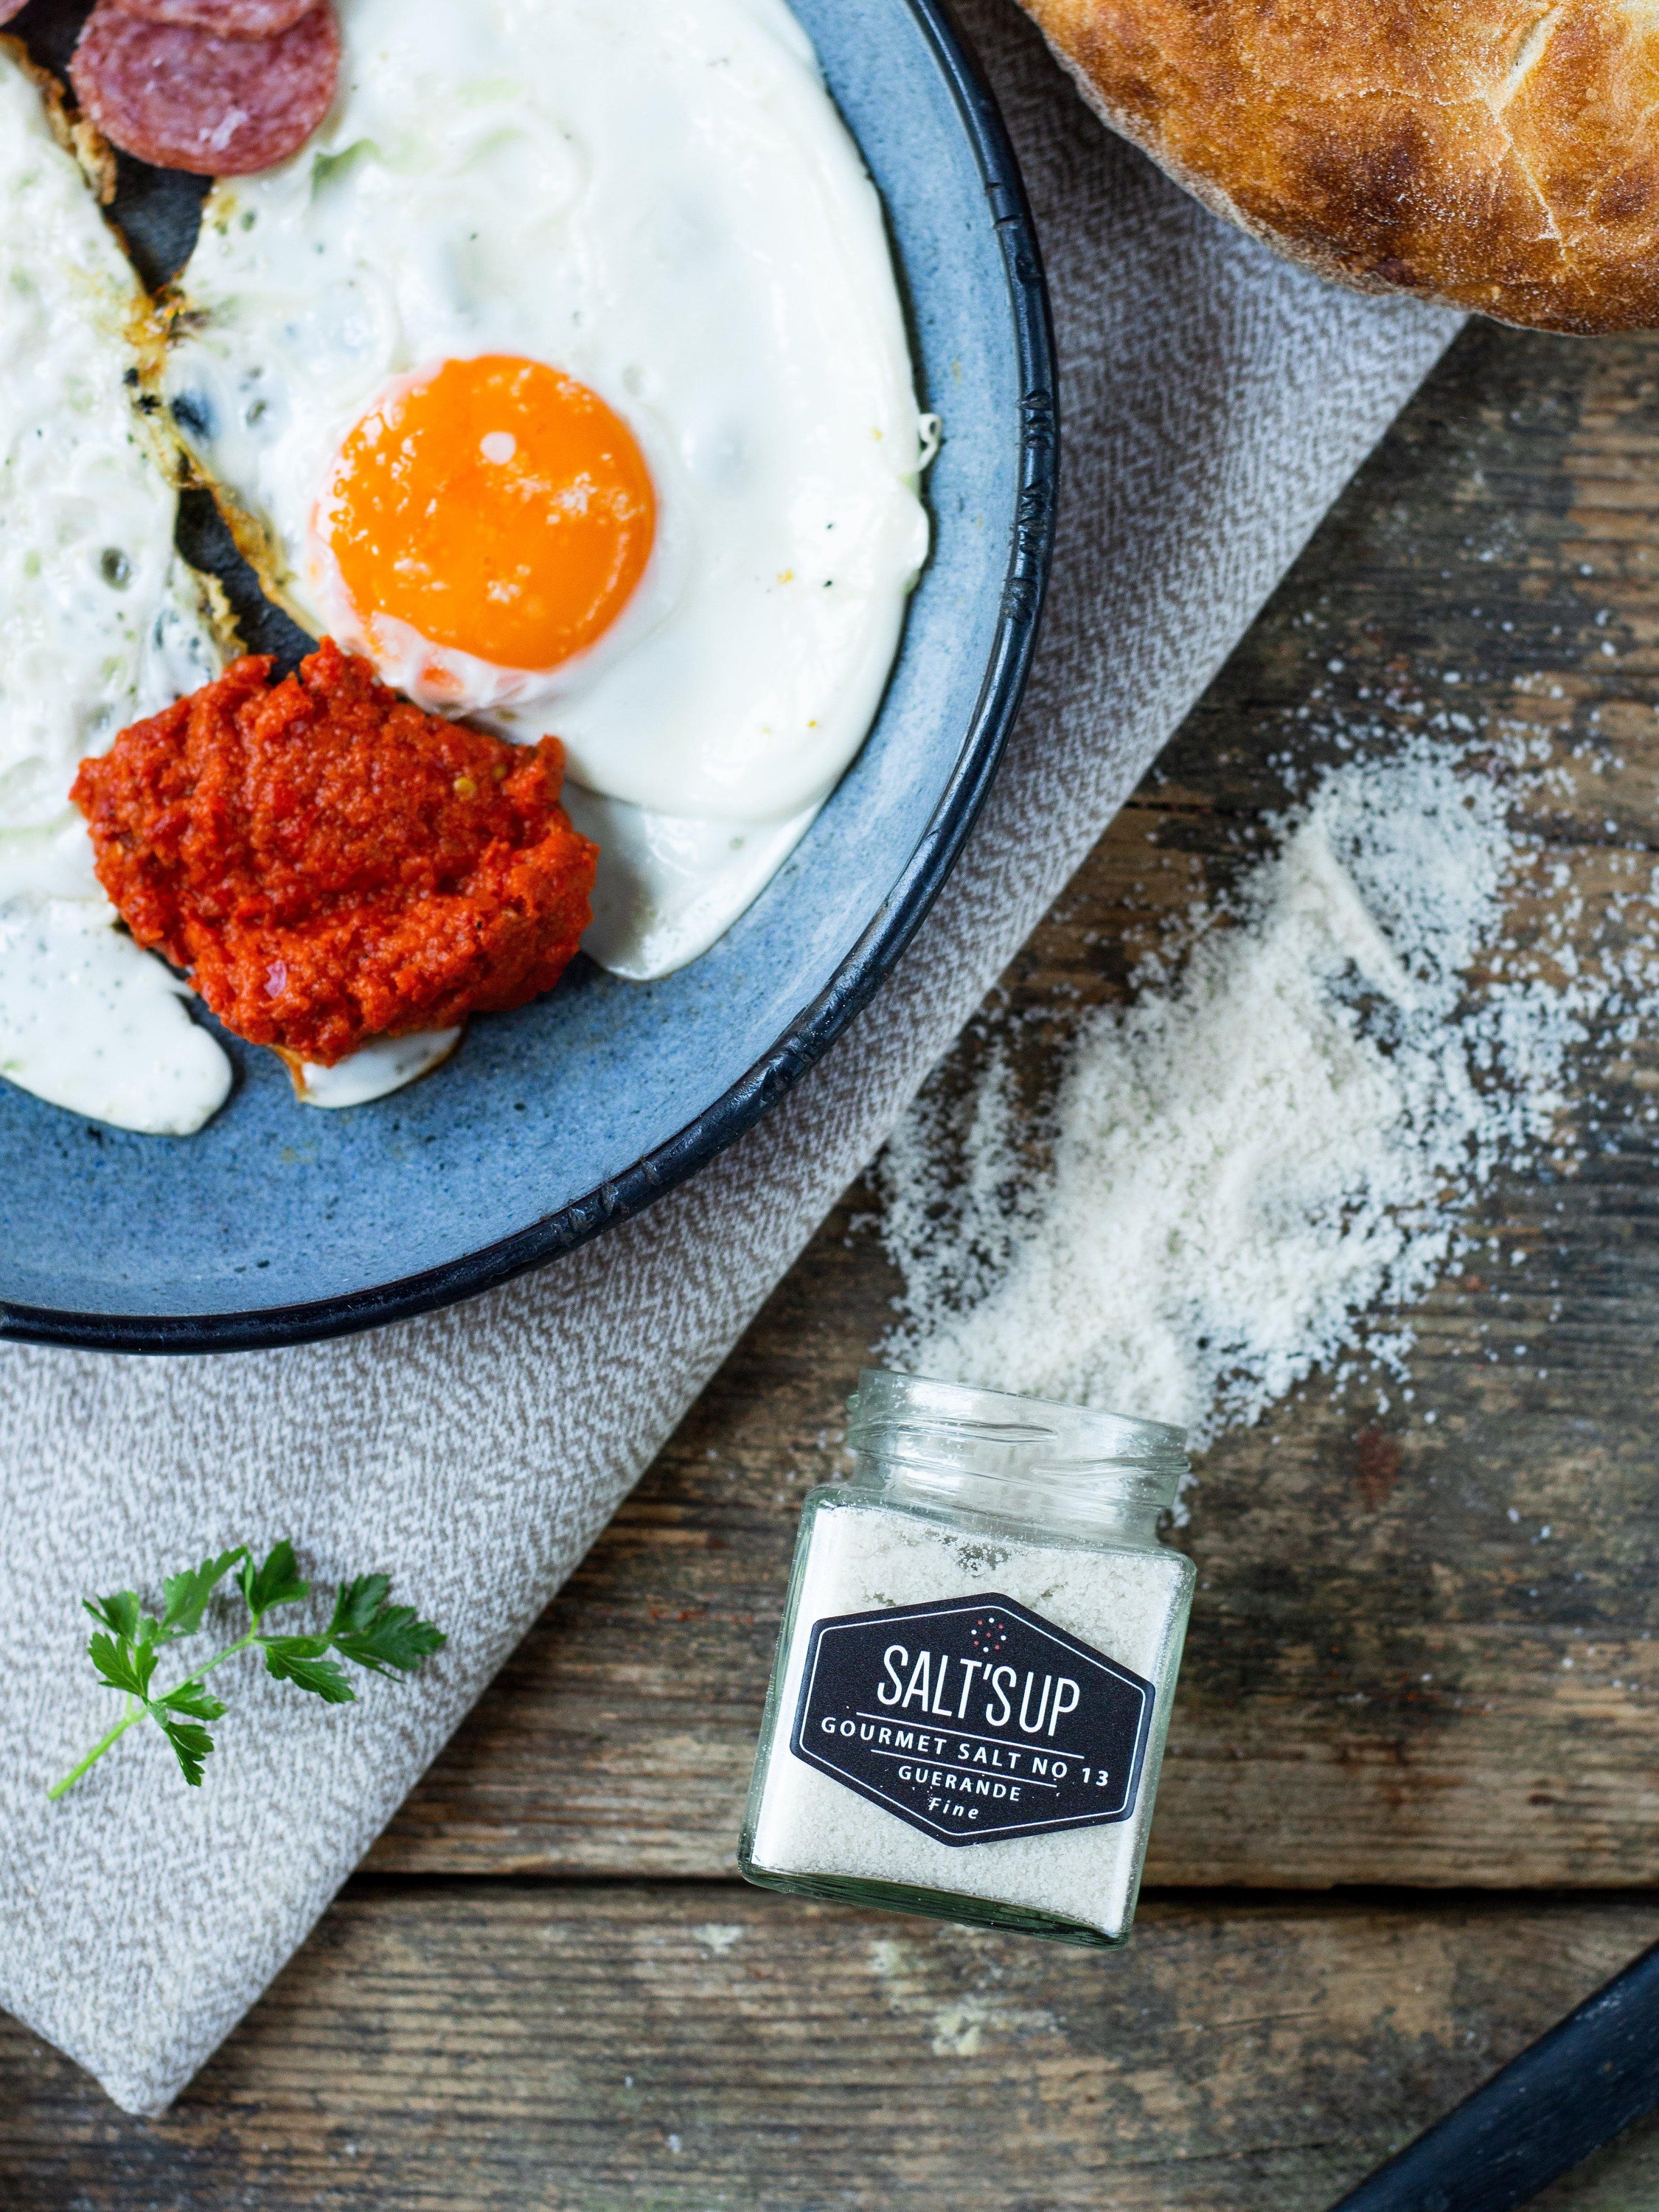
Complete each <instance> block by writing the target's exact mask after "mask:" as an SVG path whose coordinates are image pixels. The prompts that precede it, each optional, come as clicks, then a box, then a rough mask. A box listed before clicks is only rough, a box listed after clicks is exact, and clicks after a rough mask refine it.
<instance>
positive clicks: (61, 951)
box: [0, 52, 230, 1136]
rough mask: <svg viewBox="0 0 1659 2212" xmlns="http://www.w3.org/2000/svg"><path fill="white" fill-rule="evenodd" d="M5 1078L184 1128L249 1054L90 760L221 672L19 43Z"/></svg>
mask: <svg viewBox="0 0 1659 2212" xmlns="http://www.w3.org/2000/svg"><path fill="white" fill-rule="evenodd" d="M0 204H3V205H4V207H5V210H6V222H5V225H4V227H3V229H0V456H3V466H0V1073H3V1074H4V1075H5V1076H6V1077H7V1078H8V1079H9V1080H10V1081H11V1082H13V1083H15V1084H18V1085H21V1088H23V1089H24V1090H26V1091H33V1092H34V1093H35V1094H36V1096H37V1097H42V1098H46V1099H49V1100H50V1101H51V1102H52V1103H53V1104H54V1105H58V1106H65V1107H68V1108H70V1109H71V1110H72V1111H73V1112H76V1113H78V1114H86V1115H91V1116H92V1117H93V1118H94V1119H95V1120H98V1121H112V1122H114V1123H116V1124H117V1125H118V1127H122V1128H127V1129H139V1130H144V1131H148V1132H151V1133H156V1134H162V1135H169V1136H181V1135H185V1134H186V1133H188V1132H190V1131H191V1130H192V1129H197V1128H199V1127H201V1125H202V1124H203V1122H204V1121H206V1120H207V1119H208V1118H209V1116H210V1115H212V1114H213V1113H214V1112H215V1110H216V1109H217V1108H218V1106H219V1105H220V1104H221V1103H222V1102H223V1099H224V1097H225V1095H226V1093H227V1091H228V1089H229V1087H230V1066H229V1063H228V1060H226V1058H225V1056H224V1054H223V1053H222V1051H221V1050H220V1048H219V1047H218V1046H217V1044H216V1043H215V1042H214V1040H213V1039H212V1037H211V1036H209V1035H208V1033H207V1032H206V1031H205V1030H200V1029H197V1027H196V1025H195V1024H193V1023H192V1022H191V1018H190V1017H189V1015H188V1013H187V1012H186V1011H185V1004H184V1000H183V998H182V997H181V995H180V987H179V985H177V984H176V983H175V982H174V981H173V977H172V976H171V975H170V974H169V972H168V970H167V969H166V967H164V966H163V964H162V963H161V962H160V961H158V960H155V959H154V958H152V957H151V956H150V955H149V954H148V953H145V952H141V951H139V950H138V948H137V946H136V945H134V944H133V943H132V941H131V939H130V938H128V937H126V936H125V934H124V933H122V932H121V931H120V930H119V928H118V926H117V921H116V915H115V911H114V909H113V908H112V906H111V905H110V904H109V902H108V901H107V900H106V898H105V896H104V894H103V892H102V891H101V890H100V888H99V886H98V882H97V879H96V878H95V877H94V874H93V870H92V846H91V841H90V839H89V838H88V836H87V831H86V826H85V824H84V823H83V822H82V818H81V817H80V815H79V814H78V813H77V812H76V811H75V809H74V808H73V807H71V806H70V804H69V788H70V784H71V783H72V782H73V781H74V779H75V770H76V763H78V762H79V761H80V760H81V759H82V757H83V756H84V755H86V754H88V753H95V752H100V751H102V750H103V749H104V748H105V747H106V745H107V744H109V743H110V741H111V739H112V738H113V737H114V736H115V734H116V732H118V730H120V729H121V728H123V727H124V726H125V724H127V723H128V722H131V721H133V720H137V718H138V717H140V716H141V715H143V714H154V713H155V712H156V711H157V710H158V709H159V708H161V707H164V706H166V705H167V704H168V703H170V702H171V701H173V699H175V698H177V697H178V696H179V694H180V693H181V692H185V691H190V690H194V689H195V688H196V687H197V685H198V684H204V683H205V682H207V681H208V680H209V679H210V678H211V677H213V676H216V675H217V673H218V672H219V669H220V666H221V664H222V654H221V653H220V650H219V647H218V646H217V644H216V641H215V635H214V626H213V623H212V620H211V617H210V607H209V605H208V602H207V599H206V595H205V587H204V586H203V585H202V583H201V580H200V579H199V578H197V577H196V576H195V575H194V574H192V573H191V570H189V569H188V568H185V566H184V564H183V563H182V562H180V561H179V559H178V557H177V556H176V554H175V553H174V551H173V523H174V518H175V513H176V507H177V500H176V495H175V494H174V492H173V488H172V485H171V484H170V483H169V482H168V481H167V478H166V477H165V476H164V474H163V472H162V469H161V466H160V465H158V461H157V459H156V458H155V453H154V451H153V449H152V447H151V444H150V442H149V432H148V429H147V428H146V426H145V424H144V423H143V420H142V417H141V416H140V415H139V414H138V411H137V408H136V407H135V405H134V404H133V393H132V391H131V386H129V385H128V384H127V382H126V378H127V376H128V374H129V372H130V371H131V369H132V368H133V365H134V358H135V356H134V332H135V329H136V328H137V326H138V325H141V324H142V321H143V318H144V317H145V316H146V315H147V313H148V309H147V307H146V306H145V303H144V300H143V294H142V292H141V291H140V289H139V288H138V285H137V281H136V279H135V278H134V276H133V274H132V271H131V269H130V268H129V267H128V265H127V263H126V261H125V258H124V257H123V255H122V253H121V251H120V249H119V247H118V246H117V245H116V243H115V240H114V239H113V237H112V234H111V232H110V230H109V228H108V226H107V225H106V222H104V219H103V217H102V216H101V215H100V213H99V211H98V207H97V204H96V202H95V201H94V198H93V197H92V195H91V193H90V191H88V187H87V184H86V180H85V179H84V178H83V177H82V173H81V171H80V169H79V167H77V165H76V162H75V161H74V160H73V158H72V157H71V156H70V155H69V154H68V153H66V152H65V151H64V149H63V148H62V147H61V146H60V145H59V144H58V142H57V140H56V138H55V137H53V135H52V129H51V126H50V124H49V122H48V120H47V118H46V112H45V109H44V108H43V106H42V105H41V100H40V94H39V93H38V92H37V90H36V89H35V87H34V85H33V83H32V82H30V80H29V78H28V77H27V76H25V75H24V73H23V71H22V70H21V69H20V68H19V67H18V66H17V64H16V63H15V61H14V60H13V59H12V58H11V57H10V56H9V54H4V53H3V52H0Z"/></svg>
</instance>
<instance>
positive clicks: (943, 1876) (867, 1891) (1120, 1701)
mask: <svg viewBox="0 0 1659 2212" xmlns="http://www.w3.org/2000/svg"><path fill="white" fill-rule="evenodd" d="M850 1405H851V1417H852V1418H851V1421H850V1424H849V1426H848V1443H849V1445H850V1446H851V1448H852V1449H853V1451H854V1455H855V1467H854V1474H853V1477H852V1479H851V1480H849V1481H848V1482H844V1483H831V1484H825V1485H823V1486H822V1487H820V1488H818V1489H816V1490H813V1491H812V1492H810V1493H809V1495H808V1497H807V1500H806V1505H805V1513H804V1515H803V1517H802V1521H801V1528H800V1536H799V1542H798V1544H797V1547H796V1551H795V1564H794V1569H793V1574H792V1577H791V1579H790V1586H789V1595H788V1601H787V1605H786V1607H785V1611H784V1620H783V1629H782V1633H781V1637H780V1638H779V1643H778V1656H777V1662H776V1665H775V1668H774V1669H773V1674H772V1686H771V1690H770V1692H769V1696H768V1699H767V1705H766V1717H765V1720H764V1722H763V1726H762V1731H761V1741H760V1748H759V1751H758V1753H757V1756H756V1761H755V1775H754V1780H753V1782H752V1784H750V1793H749V1805H748V1810H747V1813H746V1814H745V1817H744V1831H743V1838H742V1842H741V1844H740V1845H739V1847H738V1863H739V1864H740V1865H741V1867H742V1869H743V1872H744V1875H746V1876H747V1877H748V1879H749V1880H750V1881H753V1882H758V1883H760V1884H762V1885H763V1887H767V1888H769V1889H783V1890H791V1891H794V1892H796V1893H799V1894H801V1895H804V1896H808V1897H828V1898H841V1899H847V1900H848V1901H850V1902H853V1903H857V1904H863V1905H886V1906H890V1907H891V1908H892V1909H894V1910H895V1911H903V1912H922V1913H931V1914H933V1915H934V1916H935V1917H938V1918H940V1919H946V1920H959V1921H967V1922H969V1923H978V1924H980V1925H982V1926H987V1927H995V1928H1011V1929H1020V1930H1022V1931H1024V1933H1026V1934H1028V1935H1033V1936H1048V1937H1050V1938H1052V1939H1054V1941H1056V1942H1062V1943H1079V1944H1086V1945H1092V1946H1105V1945H1109V1944H1113V1943H1121V1942H1123V1940H1124V1939H1125V1937H1126V1936H1127V1935H1128V1932H1129V1926H1130V1923H1131V1922H1132V1921H1133V1917H1134V1909H1135V1897H1136V1893H1137V1892H1138V1891H1139V1887H1140V1869H1141V1863H1142V1860H1143V1859H1144V1858H1145V1857H1146V1836H1147V1831H1148V1829H1149V1827H1150V1826H1151V1822H1152V1799H1153V1796H1154V1794H1155V1792H1156V1790H1157V1788H1158V1767H1159V1764H1160V1762H1161V1760H1162V1757H1163V1752H1164V1735H1165V1732H1166V1730H1167V1729H1168V1726H1169V1719H1170V1699H1171V1698H1172V1696H1173V1693H1174V1690H1175V1680H1176V1668H1178V1666H1179V1665H1180V1662H1181V1646H1182V1638H1183V1637H1184V1636H1185V1634H1186V1628H1187V1614H1188V1608H1189V1607H1190V1605H1191V1602H1192V1589H1193V1565H1192V1562H1191V1561H1190V1560H1189V1559H1185V1558H1183V1557H1182V1555H1181V1554H1180V1553H1176V1552H1173V1551H1170V1550H1169V1549H1167V1548H1166V1547H1164V1545H1162V1544H1161V1543H1160V1542H1159V1541H1158V1533H1157V1532H1158V1516H1159V1515H1160V1514H1161V1513H1162V1512H1163V1511H1164V1509H1165V1508H1166V1507H1168V1506H1169V1505H1170V1504H1171V1503H1172V1502H1173V1500H1174V1498H1175V1494H1176V1486H1177V1484H1178V1483H1179V1481H1180V1480H1181V1477H1182V1475H1183V1474H1185V1472H1186V1469H1187V1462H1186V1459H1185V1457H1184V1456H1183V1454H1182V1443H1183V1437H1182V1431H1180V1430H1179V1429H1170V1428H1164V1427H1160V1426H1158V1425H1156V1424H1154V1423H1152V1422H1149V1421H1134V1420H1128V1419H1123V1418H1122V1417H1121V1416H1119V1415H1117V1414H1114V1413H1092V1412H1090V1411H1088V1410H1087V1409H1085V1408H1084V1407H1077V1406H1054V1405H1048V1404H1046V1403H1044V1402H1043V1401H1041V1400H1039V1399H1034V1398H1018V1397H1012V1396H1008V1395H1005V1394H1003V1393H1001V1392H1000V1391H991V1390H972V1389H963V1387H961V1386H960V1385H958V1384H956V1383H929V1382H925V1381H922V1380H921V1379H920V1378H918V1377H915V1376H906V1375H890V1374H884V1373H879V1372H874V1371H868V1372H866V1373H865V1374H864V1375H863V1376H860V1382H859V1388H858V1390H857V1392H856V1393H855V1395H854V1397H853V1399H852V1400H851V1401H850Z"/></svg>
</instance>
